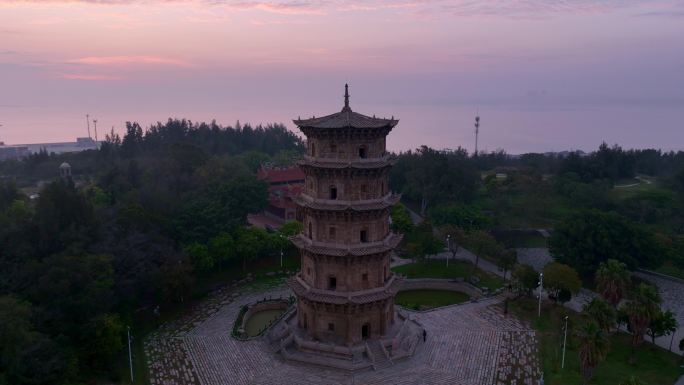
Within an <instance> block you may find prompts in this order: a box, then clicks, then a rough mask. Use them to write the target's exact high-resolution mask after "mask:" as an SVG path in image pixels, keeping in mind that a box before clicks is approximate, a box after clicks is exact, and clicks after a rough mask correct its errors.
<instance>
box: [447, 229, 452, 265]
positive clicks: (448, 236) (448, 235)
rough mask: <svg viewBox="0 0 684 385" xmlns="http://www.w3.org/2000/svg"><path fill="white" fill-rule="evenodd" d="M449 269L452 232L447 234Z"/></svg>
mask: <svg viewBox="0 0 684 385" xmlns="http://www.w3.org/2000/svg"><path fill="white" fill-rule="evenodd" d="M447 251H448V253H447V269H448V268H449V255H450V254H451V234H447Z"/></svg>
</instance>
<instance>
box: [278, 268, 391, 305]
mask: <svg viewBox="0 0 684 385" xmlns="http://www.w3.org/2000/svg"><path fill="white" fill-rule="evenodd" d="M402 280H403V278H401V277H399V276H397V275H391V276H390V278H389V279H388V280H387V281H386V282H385V284H384V285H383V286H381V287H378V288H374V289H368V290H360V291H345V292H338V291H334V290H322V289H316V288H314V287H312V286H310V285H309V284H307V283H306V282H305V281H304V280H303V279H302V278H301V277H299V275H296V276H294V277H292V278H291V279H290V280H289V281H288V286H289V287H290V288H291V289H292V291H294V292H295V294H297V296H298V297H302V298H304V299H307V300H309V301H313V302H322V303H326V304H335V305H360V304H366V303H370V302H377V301H384V300H387V299H390V298H393V297H394V296H395V295H396V294H397V292H398V291H399V287H400V286H401V283H402Z"/></svg>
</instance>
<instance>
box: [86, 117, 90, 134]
mask: <svg viewBox="0 0 684 385" xmlns="http://www.w3.org/2000/svg"><path fill="white" fill-rule="evenodd" d="M86 124H87V125H88V138H90V115H89V114H86Z"/></svg>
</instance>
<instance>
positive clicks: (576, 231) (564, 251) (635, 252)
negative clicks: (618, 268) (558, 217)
mask: <svg viewBox="0 0 684 385" xmlns="http://www.w3.org/2000/svg"><path fill="white" fill-rule="evenodd" d="M549 246H550V249H551V253H552V254H553V255H554V256H555V257H556V260H557V261H558V262H561V263H565V264H568V265H570V266H572V267H574V268H576V269H577V270H578V271H579V272H580V274H581V275H582V276H583V277H587V278H589V277H592V276H593V274H594V272H595V271H596V270H597V269H598V265H599V264H600V263H601V262H605V261H607V260H609V259H615V260H618V261H621V262H623V263H625V264H626V265H627V267H628V268H630V269H635V268H637V267H639V266H642V267H650V268H653V267H656V266H658V265H659V264H660V263H661V260H662V257H663V254H664V251H663V250H662V248H661V247H660V245H659V244H658V243H657V242H656V241H655V238H654V237H653V235H652V234H651V233H650V232H647V231H646V230H644V229H643V228H642V227H640V226H638V225H637V224H635V223H633V222H631V221H630V220H628V219H627V218H624V217H622V216H620V215H617V214H615V213H607V212H601V211H598V210H587V211H580V212H578V213H576V214H574V215H571V216H570V217H568V218H567V219H565V220H564V221H563V222H561V223H560V224H559V225H558V226H556V228H555V229H554V232H553V235H552V236H551V239H550V241H549Z"/></svg>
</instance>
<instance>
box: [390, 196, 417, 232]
mask: <svg viewBox="0 0 684 385" xmlns="http://www.w3.org/2000/svg"><path fill="white" fill-rule="evenodd" d="M391 218H392V230H394V231H397V232H400V233H403V234H410V233H411V232H412V231H413V228H414V226H413V220H411V215H410V214H409V212H408V210H407V209H406V206H404V205H402V204H401V203H397V204H396V205H394V206H393V207H392V211H391Z"/></svg>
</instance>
